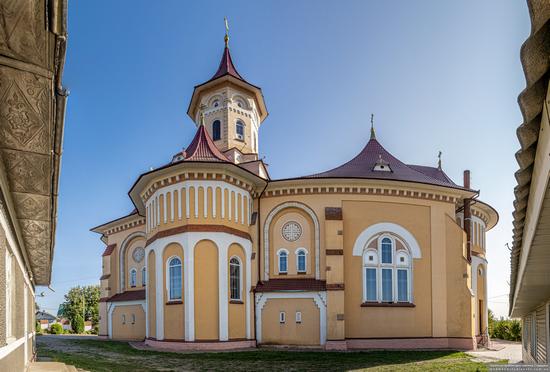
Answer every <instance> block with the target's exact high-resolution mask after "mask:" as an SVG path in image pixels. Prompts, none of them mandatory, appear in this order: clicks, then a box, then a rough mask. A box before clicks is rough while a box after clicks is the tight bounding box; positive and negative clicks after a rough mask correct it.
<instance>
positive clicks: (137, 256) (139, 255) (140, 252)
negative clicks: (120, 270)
mask: <svg viewBox="0 0 550 372" xmlns="http://www.w3.org/2000/svg"><path fill="white" fill-rule="evenodd" d="M132 257H133V258H134V261H136V262H141V261H143V257H145V249H143V248H142V247H137V248H136V249H134V252H132Z"/></svg>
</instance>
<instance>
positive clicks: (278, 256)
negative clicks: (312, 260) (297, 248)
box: [277, 248, 289, 274]
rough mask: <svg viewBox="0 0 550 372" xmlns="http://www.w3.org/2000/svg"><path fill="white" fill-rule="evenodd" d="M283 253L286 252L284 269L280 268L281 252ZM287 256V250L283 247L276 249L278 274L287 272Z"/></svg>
mask: <svg viewBox="0 0 550 372" xmlns="http://www.w3.org/2000/svg"><path fill="white" fill-rule="evenodd" d="M283 252H284V253H285V254H286V270H284V271H283V270H281V253H283ZM288 256H289V252H288V250H287V249H285V248H281V249H279V250H278V251H277V272H278V273H279V274H288Z"/></svg>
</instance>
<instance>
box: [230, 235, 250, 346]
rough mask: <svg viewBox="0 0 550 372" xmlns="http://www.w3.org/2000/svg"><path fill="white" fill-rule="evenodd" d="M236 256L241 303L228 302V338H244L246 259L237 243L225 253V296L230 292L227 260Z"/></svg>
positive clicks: (246, 297) (246, 303) (246, 302)
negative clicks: (237, 259) (238, 267)
mask: <svg viewBox="0 0 550 372" xmlns="http://www.w3.org/2000/svg"><path fill="white" fill-rule="evenodd" d="M233 256H237V257H239V258H240V260H241V277H242V283H241V298H242V303H235V302H233V303H232V302H231V301H230V303H229V309H228V311H229V314H228V319H229V339H230V340H236V339H245V338H246V311H245V310H246V306H248V301H247V300H248V293H247V291H246V290H245V289H244V285H245V283H246V260H245V255H244V250H243V248H242V247H241V246H239V245H238V244H232V245H231V246H230V247H229V251H228V255H227V259H228V261H227V265H228V270H227V283H228V286H227V292H228V294H227V298H229V299H231V292H230V287H229V286H230V280H229V275H230V270H229V260H230V259H231V257H233Z"/></svg>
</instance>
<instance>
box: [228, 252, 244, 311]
mask: <svg viewBox="0 0 550 372" xmlns="http://www.w3.org/2000/svg"><path fill="white" fill-rule="evenodd" d="M229 292H230V295H231V297H230V299H231V300H235V301H240V300H241V262H240V261H239V259H238V258H237V257H232V258H231V259H230V260H229Z"/></svg>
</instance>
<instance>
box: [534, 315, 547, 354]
mask: <svg viewBox="0 0 550 372" xmlns="http://www.w3.org/2000/svg"><path fill="white" fill-rule="evenodd" d="M536 319H537V355H536V357H537V363H546V327H547V324H546V305H544V306H541V307H539V308H538V309H537V312H536Z"/></svg>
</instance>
